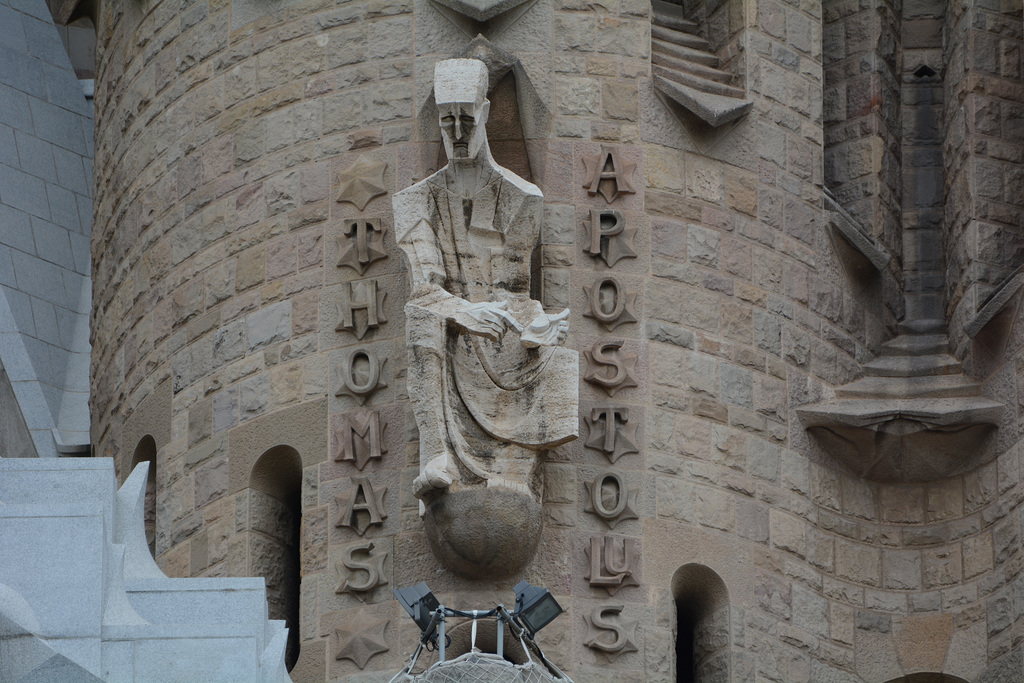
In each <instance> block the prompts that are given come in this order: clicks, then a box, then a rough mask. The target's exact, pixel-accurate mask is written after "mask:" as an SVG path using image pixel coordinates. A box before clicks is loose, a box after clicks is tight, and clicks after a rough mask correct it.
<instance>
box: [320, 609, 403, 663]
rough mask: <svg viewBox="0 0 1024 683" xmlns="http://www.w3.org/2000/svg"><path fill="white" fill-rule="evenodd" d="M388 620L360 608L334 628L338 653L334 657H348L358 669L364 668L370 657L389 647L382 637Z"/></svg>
mask: <svg viewBox="0 0 1024 683" xmlns="http://www.w3.org/2000/svg"><path fill="white" fill-rule="evenodd" d="M390 621H391V620H390V619H385V618H384V617H377V616H374V615H372V614H368V613H367V612H366V610H365V609H363V608H360V610H359V612H357V613H356V615H355V617H354V618H352V619H349V620H347V621H345V622H344V625H342V626H340V627H338V628H337V629H335V632H336V633H337V634H338V654H336V655H334V658H335V659H350V660H352V662H353V663H354V664H355V665H356V666H358V667H359V668H360V669H364V668H366V663H367V662H368V661H370V658H371V657H373V656H374V655H377V654H380V653H381V652H387V651H388V650H390V649H391V648H389V647H388V641H387V640H386V639H385V638H384V631H385V630H386V629H387V627H388V624H389V623H390Z"/></svg>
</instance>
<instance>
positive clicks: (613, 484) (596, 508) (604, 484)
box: [583, 470, 640, 529]
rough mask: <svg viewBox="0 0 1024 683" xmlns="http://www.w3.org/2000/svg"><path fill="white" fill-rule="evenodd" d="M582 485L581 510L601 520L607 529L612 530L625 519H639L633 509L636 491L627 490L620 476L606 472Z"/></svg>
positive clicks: (624, 481)
mask: <svg viewBox="0 0 1024 683" xmlns="http://www.w3.org/2000/svg"><path fill="white" fill-rule="evenodd" d="M583 485H584V486H585V487H586V489H587V497H586V500H585V501H584V504H583V509H584V510H586V511H587V512H592V513H594V514H595V515H597V516H598V517H600V518H601V519H603V520H604V523H605V524H607V525H608V528H610V529H614V528H615V525H617V524H618V523H619V522H621V521H624V520H627V519H639V518H640V516H639V515H638V514H637V513H636V509H635V506H636V496H637V489H631V488H629V487H628V486H627V485H626V480H625V479H623V478H622V475H620V474H617V473H615V472H612V471H611V470H606V471H604V472H602V473H601V474H599V475H597V476H596V477H595V478H594V481H592V482H590V481H587V482H584V483H583Z"/></svg>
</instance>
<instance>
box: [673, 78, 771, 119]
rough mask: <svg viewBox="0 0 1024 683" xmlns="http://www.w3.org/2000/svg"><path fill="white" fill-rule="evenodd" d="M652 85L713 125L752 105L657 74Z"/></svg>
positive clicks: (739, 113)
mask: <svg viewBox="0 0 1024 683" xmlns="http://www.w3.org/2000/svg"><path fill="white" fill-rule="evenodd" d="M654 85H655V87H656V88H657V89H658V90H659V91H661V92H662V93H664V94H665V95H666V96H668V97H669V98H671V99H672V100H674V101H675V102H677V103H679V104H680V105H682V106H683V107H685V108H686V109H688V110H689V111H690V112H691V113H693V114H694V115H696V116H698V117H699V118H701V119H702V120H704V121H705V122H706V123H708V124H710V125H712V126H715V127H717V126H720V125H722V124H724V123H728V122H729V121H732V120H733V119H737V118H739V117H740V116H743V115H744V114H746V113H747V112H748V111H750V108H751V107H752V106H754V103H753V102H751V101H750V100H741V99H737V98H735V97H723V96H722V95H716V94H715V93H709V92H705V91H703V90H698V89H697V88H691V87H690V86H688V85H684V84H682V83H680V82H678V81H675V80H671V79H668V78H664V77H663V76H658V75H657V74H655V75H654Z"/></svg>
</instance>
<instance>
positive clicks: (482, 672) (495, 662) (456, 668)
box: [395, 652, 565, 683]
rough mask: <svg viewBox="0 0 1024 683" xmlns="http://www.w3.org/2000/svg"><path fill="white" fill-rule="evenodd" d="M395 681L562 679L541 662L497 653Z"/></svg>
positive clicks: (533, 682) (526, 682)
mask: <svg viewBox="0 0 1024 683" xmlns="http://www.w3.org/2000/svg"><path fill="white" fill-rule="evenodd" d="M395 680H396V681H402V682H403V683H404V682H405V681H416V682H417V683H550V682H551V681H558V680H559V679H557V678H555V677H554V676H552V675H551V674H550V673H549V672H548V670H547V669H546V668H545V667H544V665H543V664H540V663H539V662H526V663H525V664H513V663H511V662H509V661H506V660H505V659H503V658H501V657H499V656H498V655H495V654H488V653H485V652H467V653H466V654H464V655H461V656H459V657H456V658H455V659H450V660H448V661H445V662H437V663H436V664H434V665H433V666H431V667H430V668H429V669H427V670H426V671H424V672H423V673H421V674H419V675H416V676H412V675H406V676H405V677H404V678H400V679H395ZM562 680H563V681H564V680H565V679H562Z"/></svg>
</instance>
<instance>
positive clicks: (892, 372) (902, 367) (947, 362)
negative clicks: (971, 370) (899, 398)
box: [864, 354, 963, 377]
mask: <svg viewBox="0 0 1024 683" xmlns="http://www.w3.org/2000/svg"><path fill="white" fill-rule="evenodd" d="M962 369H963V367H962V366H961V365H960V361H958V360H957V359H956V358H953V356H950V355H949V354H928V355H925V356H879V357H878V358H876V359H875V360H873V361H871V362H870V363H865V364H864V372H865V374H867V375H869V376H871V377H924V376H928V375H955V374H957V373H959V372H961V371H962Z"/></svg>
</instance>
